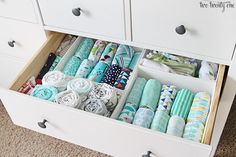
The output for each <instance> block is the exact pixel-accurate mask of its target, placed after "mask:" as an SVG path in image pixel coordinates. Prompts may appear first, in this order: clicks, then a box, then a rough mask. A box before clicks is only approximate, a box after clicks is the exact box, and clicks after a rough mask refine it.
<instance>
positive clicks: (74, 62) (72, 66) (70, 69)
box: [62, 56, 82, 76]
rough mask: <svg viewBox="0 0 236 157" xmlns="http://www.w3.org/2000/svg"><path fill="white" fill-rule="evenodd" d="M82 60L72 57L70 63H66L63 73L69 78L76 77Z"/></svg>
mask: <svg viewBox="0 0 236 157" xmlns="http://www.w3.org/2000/svg"><path fill="white" fill-rule="evenodd" d="M81 63H82V60H81V59H80V58H78V57H76V56H72V57H71V58H70V59H69V61H68V62H67V63H66V65H65V67H64V68H63V70H62V71H63V73H64V74H66V75H68V76H75V74H76V72H77V70H78V69H79V66H80V64H81Z"/></svg>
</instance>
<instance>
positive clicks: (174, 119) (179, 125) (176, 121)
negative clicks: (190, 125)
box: [166, 116, 185, 137]
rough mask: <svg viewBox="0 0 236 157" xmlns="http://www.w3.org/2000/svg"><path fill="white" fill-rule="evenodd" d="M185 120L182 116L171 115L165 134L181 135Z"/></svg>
mask: <svg viewBox="0 0 236 157" xmlns="http://www.w3.org/2000/svg"><path fill="white" fill-rule="evenodd" d="M184 127H185V121H184V119H183V118H182V117H179V116H171V118H170V120H169V123H168V127H167V132H166V133H167V134H169V135H173V136H178V137H182V136H183V133H184Z"/></svg>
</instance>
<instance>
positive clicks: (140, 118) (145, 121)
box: [133, 108, 154, 128]
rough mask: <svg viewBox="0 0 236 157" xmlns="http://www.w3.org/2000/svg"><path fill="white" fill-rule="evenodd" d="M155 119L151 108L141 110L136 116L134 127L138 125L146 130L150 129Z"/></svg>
mask: <svg viewBox="0 0 236 157" xmlns="http://www.w3.org/2000/svg"><path fill="white" fill-rule="evenodd" d="M153 117H154V112H153V111H152V110H151V109H149V108H139V109H138V111H137V112H136V114H135V116H134V121H133V124H134V125H138V126H141V127H144V128H150V125H151V123H152V120H153Z"/></svg>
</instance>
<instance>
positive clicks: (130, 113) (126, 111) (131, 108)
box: [118, 103, 137, 124]
mask: <svg viewBox="0 0 236 157" xmlns="http://www.w3.org/2000/svg"><path fill="white" fill-rule="evenodd" d="M136 112H137V107H136V106H135V105H133V104H131V103H126V104H125V106H124V108H123V110H122V111H121V113H120V116H119V117H118V120H119V121H123V122H126V123H130V124H131V123H132V122H133V119H134V116H135V113H136Z"/></svg>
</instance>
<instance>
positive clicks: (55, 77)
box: [42, 70, 72, 91]
mask: <svg viewBox="0 0 236 157" xmlns="http://www.w3.org/2000/svg"><path fill="white" fill-rule="evenodd" d="M71 79H72V77H68V76H66V75H65V74H63V73H62V72H60V71H56V70H55V71H50V72H48V73H47V74H46V75H44V77H43V79H42V84H43V85H48V86H53V87H56V88H57V89H58V91H63V90H65V89H66V87H67V83H68V82H69V81H70V80H71Z"/></svg>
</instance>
